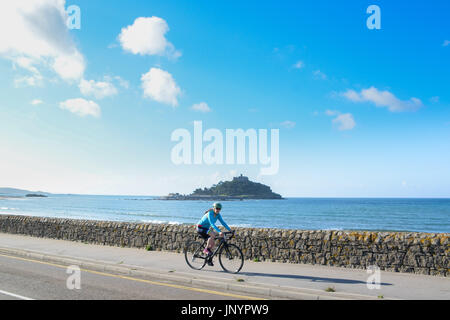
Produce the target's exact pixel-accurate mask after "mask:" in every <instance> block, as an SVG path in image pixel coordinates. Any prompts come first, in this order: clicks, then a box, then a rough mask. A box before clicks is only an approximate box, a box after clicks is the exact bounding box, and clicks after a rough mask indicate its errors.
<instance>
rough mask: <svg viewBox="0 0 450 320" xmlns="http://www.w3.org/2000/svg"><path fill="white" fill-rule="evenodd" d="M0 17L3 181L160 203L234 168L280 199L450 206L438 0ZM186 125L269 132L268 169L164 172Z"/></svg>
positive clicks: (444, 51) (21, 11)
mask: <svg viewBox="0 0 450 320" xmlns="http://www.w3.org/2000/svg"><path fill="white" fill-rule="evenodd" d="M70 5H77V6H78V7H79V8H80V12H81V28H80V29H79V30H78V29H72V30H69V29H67V28H64V27H65V25H64V23H63V22H64V19H65V18H66V17H65V16H64V10H65V9H66V8H68V7H69V6H70ZM370 5H377V6H378V7H379V8H380V12H381V29H379V30H376V29H374V30H369V29H368V28H367V26H366V20H367V19H368V18H369V16H370V15H371V14H368V13H366V9H367V8H368V7H369V6H370ZM1 6H2V8H1V9H2V10H0V11H1V12H2V13H0V43H1V44H0V72H1V75H2V76H1V77H0V99H1V100H0V135H1V137H2V138H3V139H1V140H0V148H1V156H0V181H1V183H0V184H1V185H2V186H5V187H6V186H8V187H17V188H25V189H33V190H38V189H39V190H45V191H49V192H55V193H89V194H144V195H163V194H167V193H169V192H181V193H189V192H191V191H192V190H194V189H195V188H197V187H203V186H209V185H211V184H213V183H216V182H217V181H218V180H220V179H230V178H231V177H232V176H234V175H237V174H240V173H243V174H245V175H248V176H249V177H250V178H251V179H252V180H257V181H261V182H263V183H267V184H269V185H270V186H272V189H273V190H274V191H275V192H278V193H280V194H282V195H284V196H308V197H449V196H450V166H449V163H450V145H449V141H450V139H449V138H450V96H449V92H450V90H449V80H448V79H449V78H448V75H449V73H450V63H449V61H450V59H449V57H450V22H449V21H450V20H449V19H448V12H450V10H449V9H450V3H448V1H434V2H433V3H432V4H430V3H429V2H426V1H414V2H409V1H395V3H393V2H392V1H345V2H335V1H329V2H325V3H322V2H321V3H320V4H317V3H310V2H306V1H305V2H303V3H302V2H300V1H284V2H281V3H280V2H279V1H246V2H243V1H227V2H211V1H196V2H195V4H193V3H192V2H188V1H152V2H148V1H127V2H119V1H109V2H106V1H81V0H80V1H67V2H65V3H64V1H57V0H36V1H32V2H30V3H28V4H25V5H24V4H2V5H1ZM11 29H13V30H14V32H13V30H11ZM17 39H19V40H17ZM20 39H22V40H20ZM152 70H153V71H152ZM144 75H147V76H146V77H143V76H144ZM144 78H145V79H147V80H148V81H147V80H144ZM195 105H197V106H198V105H202V106H203V109H202V110H195V107H194V108H193V106H195ZM205 106H207V107H205ZM194 121H202V123H203V127H204V129H205V130H206V129H208V128H216V129H218V130H220V131H222V132H223V133H225V130H226V129H237V128H242V129H245V130H246V129H250V128H255V129H267V130H270V129H279V132H280V138H279V143H280V153H279V158H280V166H279V170H278V173H277V174H274V175H265V176H264V175H260V174H259V172H260V165H250V164H248V163H247V164H245V165H206V164H202V165H175V164H174V163H173V162H172V161H171V150H172V148H173V147H174V145H175V144H176V143H175V142H173V141H171V139H170V137H171V133H172V132H173V131H174V130H176V129H178V128H185V129H187V130H189V131H190V132H193V122H194Z"/></svg>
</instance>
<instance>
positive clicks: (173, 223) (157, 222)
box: [0, 211, 450, 235]
mask: <svg viewBox="0 0 450 320" xmlns="http://www.w3.org/2000/svg"><path fill="white" fill-rule="evenodd" d="M2 216H13V217H29V218H40V219H58V220H74V221H80V222H89V221H94V222H105V223H128V224H133V225H168V226H184V227H189V226H196V223H195V221H194V222H192V223H190V222H177V221H161V220H155V221H151V220H111V219H109V220H108V219H106V220H105V219H101V218H90V219H89V218H73V217H50V216H44V215H29V214H12V213H4V212H1V211H0V218H1V217H2ZM229 225H230V227H232V228H245V229H263V230H279V231H289V232H297V231H298V232H377V233H423V234H432V235H439V234H444V235H447V234H450V232H436V231H434V232H433V231H417V230H395V229H331V228H326V229H296V228H282V227H261V226H254V227H249V226H244V225H234V224H229ZM219 227H220V226H219Z"/></svg>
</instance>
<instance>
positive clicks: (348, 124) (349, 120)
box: [325, 110, 356, 131]
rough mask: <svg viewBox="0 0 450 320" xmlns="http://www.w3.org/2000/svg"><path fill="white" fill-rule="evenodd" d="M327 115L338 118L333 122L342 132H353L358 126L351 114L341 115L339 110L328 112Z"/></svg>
mask: <svg viewBox="0 0 450 320" xmlns="http://www.w3.org/2000/svg"><path fill="white" fill-rule="evenodd" d="M325 114H326V115H327V116H330V117H334V116H336V117H335V118H334V119H333V120H332V122H333V124H334V125H335V126H337V128H338V130H340V131H347V130H352V129H353V128H354V127H355V126H356V122H355V119H354V118H353V115H352V114H351V113H343V114H341V113H340V112H339V111H337V110H326V111H325Z"/></svg>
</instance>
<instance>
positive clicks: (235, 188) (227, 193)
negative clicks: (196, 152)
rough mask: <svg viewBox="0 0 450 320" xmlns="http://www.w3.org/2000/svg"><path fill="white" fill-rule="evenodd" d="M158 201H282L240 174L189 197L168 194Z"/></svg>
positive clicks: (263, 186)
mask: <svg viewBox="0 0 450 320" xmlns="http://www.w3.org/2000/svg"><path fill="white" fill-rule="evenodd" d="M159 199H160V200H222V201H223V200H248V199H283V198H282V197H281V195H279V194H278V193H274V192H272V189H271V188H270V187H269V186H266V185H264V184H262V183H258V182H253V181H250V180H249V179H248V177H246V176H243V175H242V174H241V175H240V176H239V177H234V178H233V180H231V181H220V182H219V183H218V184H215V185H213V186H212V187H211V188H203V189H201V188H198V189H195V190H194V192H192V193H191V194H189V195H183V194H179V193H170V194H169V195H168V196H165V197H161V198H159Z"/></svg>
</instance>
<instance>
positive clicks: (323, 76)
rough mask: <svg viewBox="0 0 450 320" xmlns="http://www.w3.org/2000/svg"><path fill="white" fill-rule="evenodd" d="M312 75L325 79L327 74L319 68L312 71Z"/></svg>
mask: <svg viewBox="0 0 450 320" xmlns="http://www.w3.org/2000/svg"><path fill="white" fill-rule="evenodd" d="M313 75H314V78H315V79H320V80H326V79H327V75H326V74H325V73H323V72H322V71H320V70H316V71H313Z"/></svg>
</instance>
